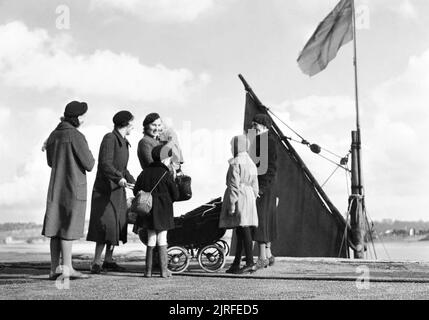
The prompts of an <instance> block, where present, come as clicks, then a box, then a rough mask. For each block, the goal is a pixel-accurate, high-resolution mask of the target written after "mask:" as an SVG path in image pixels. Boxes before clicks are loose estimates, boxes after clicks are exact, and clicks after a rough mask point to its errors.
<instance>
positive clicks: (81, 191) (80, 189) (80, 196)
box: [76, 182, 87, 201]
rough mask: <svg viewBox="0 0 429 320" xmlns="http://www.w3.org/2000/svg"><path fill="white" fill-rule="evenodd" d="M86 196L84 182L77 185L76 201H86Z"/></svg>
mask: <svg viewBox="0 0 429 320" xmlns="http://www.w3.org/2000/svg"><path fill="white" fill-rule="evenodd" d="M86 194H87V189H86V182H85V183H79V184H78V185H77V186H76V199H77V200H83V201H86Z"/></svg>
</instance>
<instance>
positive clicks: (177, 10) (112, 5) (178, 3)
mask: <svg viewBox="0 0 429 320" xmlns="http://www.w3.org/2000/svg"><path fill="white" fill-rule="evenodd" d="M215 2H217V1H216V0H145V1H139V0H125V1H124V0H92V1H91V8H93V9H104V10H106V9H111V10H118V11H120V12H123V13H126V14H132V15H136V16H139V17H140V18H142V19H144V20H146V21H150V22H192V21H195V20H196V19H197V18H199V17H200V16H202V15H203V14H205V13H207V12H208V11H210V9H212V8H213V7H214V5H215Z"/></svg>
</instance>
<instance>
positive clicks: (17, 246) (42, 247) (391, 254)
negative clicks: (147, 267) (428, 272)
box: [0, 241, 429, 262]
mask: <svg viewBox="0 0 429 320" xmlns="http://www.w3.org/2000/svg"><path fill="white" fill-rule="evenodd" d="M375 250H376V254H377V259H378V260H392V261H424V262H429V241H396V242H385V243H382V242H376V243H375ZM93 252H94V244H93V243H92V242H87V241H77V242H75V243H74V244H73V253H74V254H89V255H92V254H93ZM144 252H145V246H144V245H143V244H142V243H139V242H129V243H127V244H125V245H121V246H119V247H117V248H115V253H116V254H120V255H126V254H130V253H132V254H133V255H137V256H140V255H142V254H144ZM18 257H20V259H19V260H21V261H22V259H24V260H25V257H28V258H30V257H32V260H34V258H39V257H40V258H41V259H42V260H45V259H48V258H49V242H43V243H36V244H27V243H13V244H2V245H0V262H6V261H13V260H14V259H17V258H18ZM366 258H367V259H374V253H373V248H372V246H370V251H368V252H367V253H366Z"/></svg>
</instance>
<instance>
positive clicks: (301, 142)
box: [283, 136, 350, 171]
mask: <svg viewBox="0 0 429 320" xmlns="http://www.w3.org/2000/svg"><path fill="white" fill-rule="evenodd" d="M283 138H284V139H288V140H290V141H293V142H296V143H299V144H305V145H307V146H309V143H308V142H307V141H306V140H303V141H298V140H296V139H293V138H291V137H287V136H283ZM304 142H305V143H304ZM323 150H325V151H326V149H323ZM317 155H318V156H319V157H321V158H323V159H325V160H327V161H329V162H330V163H332V164H335V165H336V166H337V167H340V168H342V169H343V170H346V171H350V169H349V168H347V167H344V166H343V165H341V164H339V163H337V162H335V161H333V160H331V159H329V158H327V157H325V156H323V155H321V154H320V153H317ZM338 157H339V158H341V159H343V157H340V156H338Z"/></svg>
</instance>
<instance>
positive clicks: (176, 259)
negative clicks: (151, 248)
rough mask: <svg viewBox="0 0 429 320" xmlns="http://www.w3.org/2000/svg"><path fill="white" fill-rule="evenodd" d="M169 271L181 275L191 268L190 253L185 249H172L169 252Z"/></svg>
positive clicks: (176, 247)
mask: <svg viewBox="0 0 429 320" xmlns="http://www.w3.org/2000/svg"><path fill="white" fill-rule="evenodd" d="M167 255H168V266H167V268H168V270H170V271H171V272H172V273H180V272H183V271H185V270H186V269H187V268H188V267H189V263H190V258H189V255H188V251H186V249H185V248H183V247H178V246H175V247H170V248H168V250H167Z"/></svg>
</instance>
